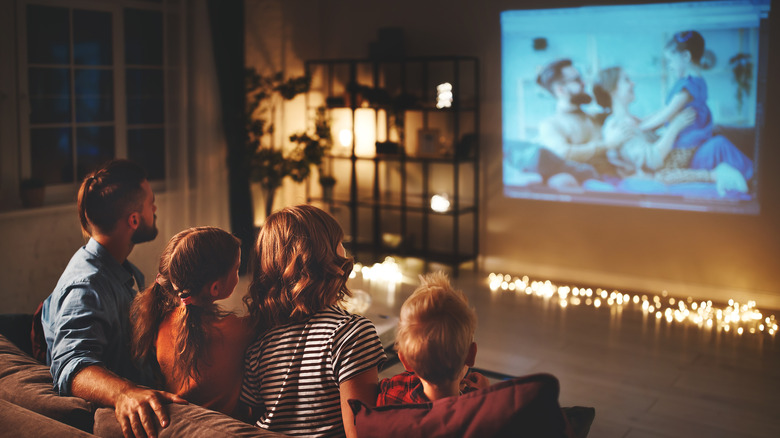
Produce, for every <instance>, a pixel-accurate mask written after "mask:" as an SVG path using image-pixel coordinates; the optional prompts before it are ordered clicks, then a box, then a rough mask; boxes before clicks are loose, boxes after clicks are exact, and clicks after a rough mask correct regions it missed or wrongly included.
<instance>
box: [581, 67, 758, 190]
mask: <svg viewBox="0 0 780 438" xmlns="http://www.w3.org/2000/svg"><path fill="white" fill-rule="evenodd" d="M593 94H594V96H595V97H596V102H597V103H598V104H599V105H600V106H601V107H602V108H604V110H605V112H606V113H607V114H608V116H607V118H606V119H605V120H604V126H603V128H602V136H603V137H604V139H605V140H608V139H610V138H612V137H615V136H619V135H622V133H621V131H622V130H624V129H630V130H631V132H632V135H631V136H630V138H629V139H628V140H626V141H624V142H622V144H621V145H620V146H619V147H618V148H616V149H612V150H610V151H608V152H607V156H608V158H609V160H610V162H611V163H612V164H613V165H615V167H616V168H617V169H618V171H619V173H620V175H621V176H623V177H632V178H634V179H632V180H631V185H630V189H631V191H640V192H648V191H652V192H656V193H658V192H659V190H661V191H662V192H663V190H662V189H659V188H658V187H657V186H655V185H652V184H649V185H648V184H641V183H639V182H637V181H636V180H635V179H636V178H644V179H652V180H654V181H657V182H661V183H664V184H674V183H682V182H714V183H716V187H717V189H718V192H720V193H722V194H723V193H725V192H726V191H729V190H731V191H738V192H745V191H747V185H746V184H745V179H744V177H743V176H742V175H741V174H740V173H739V171H737V170H736V169H734V168H733V167H731V165H729V164H727V163H719V164H718V165H717V166H715V168H714V169H712V170H710V169H691V168H688V167H687V165H686V166H680V163H676V162H674V161H673V160H669V159H668V158H669V156H670V155H672V151H673V148H674V146H675V145H676V144H677V143H678V140H679V135H680V133H681V132H684V131H685V130H686V129H688V128H689V127H691V126H693V125H694V123H695V121H696V117H697V113H696V111H695V110H694V109H693V108H684V109H683V110H681V111H680V112H679V113H677V114H676V115H674V117H673V118H672V120H671V121H670V122H669V123H668V124H667V126H666V128H665V129H664V130H663V131H662V132H661V133H660V135H658V134H656V133H655V132H648V131H642V130H641V129H640V128H639V125H640V123H641V120H640V119H639V118H638V117H636V116H635V115H633V114H632V113H631V111H630V109H629V106H630V105H631V103H632V102H633V101H634V83H633V82H632V81H631V78H630V77H629V76H628V74H627V73H626V72H625V71H624V70H623V69H622V68H621V67H610V68H607V69H604V70H601V71H600V72H599V74H598V75H597V78H596V82H595V83H594V84H593ZM689 150H690V151H691V152H692V151H693V148H689ZM625 186H626V184H624V185H623V188H626V187H625Z"/></svg>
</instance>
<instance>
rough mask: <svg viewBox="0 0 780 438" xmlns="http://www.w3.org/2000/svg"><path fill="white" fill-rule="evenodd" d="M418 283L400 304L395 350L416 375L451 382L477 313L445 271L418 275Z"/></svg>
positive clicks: (467, 346)
mask: <svg viewBox="0 0 780 438" xmlns="http://www.w3.org/2000/svg"><path fill="white" fill-rule="evenodd" d="M420 282H421V284H420V286H419V287H418V288H417V290H415V291H414V293H413V294H412V295H411V296H410V297H409V299H407V300H406V302H404V304H403V306H401V320H400V322H399V324H398V334H397V336H396V341H395V349H396V351H398V352H399V353H400V354H401V355H403V357H404V360H405V362H406V363H407V365H409V367H410V368H412V370H411V371H414V372H415V374H417V375H418V376H419V377H420V378H422V379H424V380H426V381H428V382H430V383H433V384H436V385H442V384H447V383H451V382H452V381H453V380H454V379H456V378H457V377H458V375H459V373H460V371H461V370H462V369H463V366H464V365H465V362H466V356H467V355H468V353H469V349H470V348H471V344H472V342H474V331H475V330H476V328H477V314H476V312H474V309H472V308H471V307H469V303H468V300H466V297H465V296H464V295H463V293H462V292H461V291H456V290H454V289H453V288H452V286H451V285H450V280H449V278H448V277H447V276H446V275H445V274H443V273H441V272H436V273H431V274H428V275H425V276H420Z"/></svg>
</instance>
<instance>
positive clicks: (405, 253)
mask: <svg viewBox="0 0 780 438" xmlns="http://www.w3.org/2000/svg"><path fill="white" fill-rule="evenodd" d="M350 251H351V252H352V255H353V256H355V254H357V255H358V256H359V255H360V254H361V253H366V252H369V253H372V254H376V257H375V258H376V261H380V260H381V259H383V258H384V256H386V255H394V256H398V257H416V258H421V259H424V260H426V261H429V262H436V263H441V264H445V265H450V266H457V265H460V264H463V263H466V262H468V261H473V260H474V259H476V257H477V254H476V253H468V254H466V253H460V254H455V253H453V252H443V251H424V250H421V249H415V248H398V247H390V246H385V245H381V244H380V245H378V246H375V245H374V244H372V243H369V242H361V243H358V244H357V245H356V247H354V248H352V249H350ZM356 261H359V260H356Z"/></svg>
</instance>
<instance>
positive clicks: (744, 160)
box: [640, 30, 753, 181]
mask: <svg viewBox="0 0 780 438" xmlns="http://www.w3.org/2000/svg"><path fill="white" fill-rule="evenodd" d="M703 55H704V38H703V37H702V36H701V34H700V33H699V32H697V31H695V30H688V31H684V32H678V33H676V34H674V36H673V37H672V39H671V40H669V42H668V43H667V45H666V47H665V49H664V58H665V59H666V62H667V65H668V68H669V74H670V76H671V77H672V78H673V79H675V80H676V82H675V84H674V85H673V86H672V89H671V91H670V92H669V95H668V97H667V99H666V106H664V107H663V108H662V109H661V110H660V111H659V112H657V113H656V114H654V115H652V116H650V117H648V118H647V119H645V120H644V121H643V122H642V123H641V124H640V128H641V129H642V130H645V131H653V130H655V129H657V128H659V127H661V126H664V125H665V124H668V123H669V122H670V121H671V120H672V119H673V118H674V116H675V115H677V114H679V113H680V112H681V111H683V110H684V109H686V108H692V109H693V110H694V111H695V112H696V118H695V120H694V121H693V123H691V125H690V126H688V127H686V128H685V129H683V130H682V131H681V132H680V133H679V135H678V136H677V139H676V141H675V142H674V144H673V146H672V150H671V151H670V153H669V156H668V157H667V160H672V161H677V162H680V163H687V167H690V168H692V169H706V170H712V169H715V168H716V167H717V166H718V165H719V164H721V163H727V164H729V165H730V166H731V167H733V168H734V169H736V170H737V171H739V173H740V174H741V175H742V177H743V178H744V180H745V181H749V180H750V178H752V176H753V161H752V160H751V159H750V158H748V157H747V156H746V155H745V154H743V153H742V152H741V151H740V150H739V149H738V148H737V147H736V146H735V145H734V144H733V143H732V142H731V141H729V139H727V138H726V137H724V136H722V135H717V136H713V120H712V113H711V112H710V109H709V107H708V106H707V82H706V81H705V80H704V78H703V77H702V76H701V73H700V61H701V58H702V56H703Z"/></svg>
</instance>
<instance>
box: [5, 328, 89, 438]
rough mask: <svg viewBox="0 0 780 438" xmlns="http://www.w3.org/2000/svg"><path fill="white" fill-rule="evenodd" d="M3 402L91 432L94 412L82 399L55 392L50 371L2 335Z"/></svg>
mask: <svg viewBox="0 0 780 438" xmlns="http://www.w3.org/2000/svg"><path fill="white" fill-rule="evenodd" d="M0 399H2V400H6V401H9V402H11V403H13V404H15V405H18V406H21V407H23V408H25V409H28V410H30V411H33V412H37V413H39V414H41V415H43V416H46V417H49V418H53V419H55V420H57V421H61V422H63V423H65V424H68V425H71V426H73V427H76V428H79V429H81V430H84V431H87V432H90V431H91V430H92V422H93V416H92V413H93V410H92V406H91V405H90V403H88V402H87V401H85V400H83V399H81V398H78V397H60V396H59V395H58V394H57V393H55V392H54V389H53V384H52V378H51V373H50V372H49V367H48V366H46V365H43V364H41V363H40V362H37V361H36V360H35V359H33V358H32V357H30V356H29V355H27V354H26V353H24V352H23V351H21V350H20V349H19V348H17V347H16V345H14V344H13V343H11V342H10V341H9V340H8V339H6V338H5V337H4V336H2V335H0Z"/></svg>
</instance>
